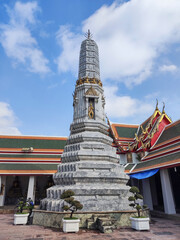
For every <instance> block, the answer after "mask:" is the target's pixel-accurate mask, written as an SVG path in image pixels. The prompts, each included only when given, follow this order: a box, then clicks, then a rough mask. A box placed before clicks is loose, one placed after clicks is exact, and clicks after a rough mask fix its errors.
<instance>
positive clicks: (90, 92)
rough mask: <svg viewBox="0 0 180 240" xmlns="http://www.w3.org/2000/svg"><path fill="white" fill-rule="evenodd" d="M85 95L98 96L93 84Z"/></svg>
mask: <svg viewBox="0 0 180 240" xmlns="http://www.w3.org/2000/svg"><path fill="white" fill-rule="evenodd" d="M85 95H86V96H87V95H91V96H98V93H97V92H96V90H95V89H94V88H93V87H92V86H91V87H90V88H89V89H88V90H87V91H86V93H85Z"/></svg>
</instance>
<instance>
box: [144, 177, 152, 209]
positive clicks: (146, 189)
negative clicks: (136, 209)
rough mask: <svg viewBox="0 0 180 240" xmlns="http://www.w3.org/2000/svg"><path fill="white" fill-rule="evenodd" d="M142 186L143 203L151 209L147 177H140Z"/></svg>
mask: <svg viewBox="0 0 180 240" xmlns="http://www.w3.org/2000/svg"><path fill="white" fill-rule="evenodd" d="M142 187H143V197H144V204H146V205H147V206H148V207H149V209H150V210H153V203H152V196H151V188H150V182H149V178H145V179H142Z"/></svg>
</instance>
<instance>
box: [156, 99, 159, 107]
mask: <svg viewBox="0 0 180 240" xmlns="http://www.w3.org/2000/svg"><path fill="white" fill-rule="evenodd" d="M156 110H159V109H158V99H157V98H156Z"/></svg>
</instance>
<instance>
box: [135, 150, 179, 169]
mask: <svg viewBox="0 0 180 240" xmlns="http://www.w3.org/2000/svg"><path fill="white" fill-rule="evenodd" d="M178 153H180V151H179V152H175V153H171V154H166V155H165V156H164V158H162V156H161V157H157V158H156V159H151V160H147V161H144V162H141V163H138V164H137V166H136V168H135V169H134V170H133V171H132V173H135V172H142V171H146V170H150V169H154V168H161V167H165V166H167V165H168V166H169V165H174V164H180V154H179V155H178V157H177V158H175V159H173V156H176V155H177V154H178ZM169 156H172V160H167V161H166V160H165V158H167V157H169ZM160 159H162V160H161V162H159V163H158V162H157V161H156V160H160ZM149 163H152V164H150V165H148V164H149ZM141 166H142V168H141Z"/></svg>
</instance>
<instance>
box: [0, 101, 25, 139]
mask: <svg viewBox="0 0 180 240" xmlns="http://www.w3.org/2000/svg"><path fill="white" fill-rule="evenodd" d="M0 134H1V135H21V132H20V131H19V130H18V128H17V119H16V116H15V114H14V112H13V110H12V109H11V107H10V105H9V104H8V103H5V102H0Z"/></svg>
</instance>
